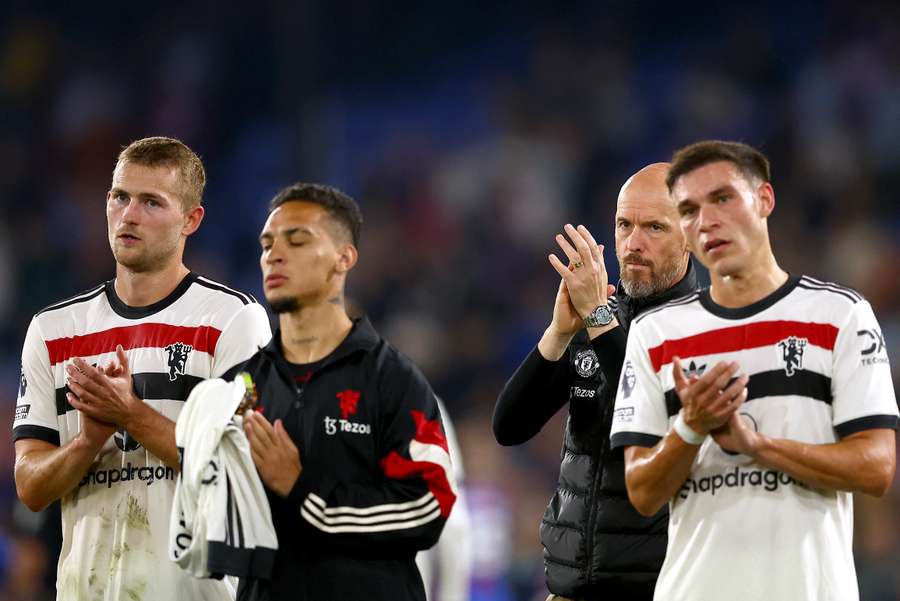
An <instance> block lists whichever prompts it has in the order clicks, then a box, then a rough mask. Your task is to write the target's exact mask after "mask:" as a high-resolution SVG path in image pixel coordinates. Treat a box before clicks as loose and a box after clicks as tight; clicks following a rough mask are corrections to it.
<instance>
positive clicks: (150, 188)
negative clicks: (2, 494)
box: [13, 137, 271, 601]
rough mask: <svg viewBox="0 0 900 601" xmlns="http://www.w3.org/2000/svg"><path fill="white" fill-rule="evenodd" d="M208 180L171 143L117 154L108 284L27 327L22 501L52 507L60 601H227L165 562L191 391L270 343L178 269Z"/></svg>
mask: <svg viewBox="0 0 900 601" xmlns="http://www.w3.org/2000/svg"><path fill="white" fill-rule="evenodd" d="M205 181H206V177H205V174H204V170H203V165H202V163H201V162H200V159H199V157H197V155H196V154H194V152H193V151H191V149H190V148H188V147H187V146H185V145H184V144H183V143H181V142H179V141H178V140H174V139H171V138H161V137H157V138H146V139H142V140H138V141H136V142H133V143H132V144H131V145H129V146H128V147H127V148H125V149H124V150H123V151H122V153H121V154H120V155H119V158H118V161H117V163H116V167H115V170H114V171H113V178H112V187H111V188H110V190H109V192H108V193H107V199H106V215H107V221H108V233H109V243H110V246H111V248H112V252H113V256H114V257H115V260H116V277H115V279H114V280H111V281H109V282H106V283H104V284H101V285H99V286H96V287H94V288H92V289H91V290H88V291H86V292H83V293H81V294H78V295H76V296H74V297H72V298H70V299H68V300H65V301H62V302H60V303H57V304H55V305H51V306H50V307H48V308H46V309H44V310H43V311H41V312H39V313H38V314H37V315H35V316H34V318H33V319H32V321H31V325H30V327H29V328H28V334H27V336H26V339H25V345H24V349H23V351H22V379H21V385H20V390H19V399H18V402H17V406H16V414H15V422H14V427H13V438H14V440H15V446H16V470H15V478H16V489H17V492H18V494H19V497H20V498H21V499H22V501H23V502H24V503H25V504H26V505H27V506H28V507H29V508H31V509H32V510H35V511H37V510H40V509H42V508H44V507H46V506H47V505H48V504H49V503H51V502H52V501H54V500H56V499H61V500H62V530H63V545H62V551H61V554H60V557H59V567H58V570H57V596H58V598H59V599H60V600H61V601H63V600H64V601H70V600H82V599H84V600H88V599H90V600H94V599H104V600H108V601H119V600H122V601H125V600H133V599H201V600H213V599H217V600H218V599H229V598H232V597H233V593H234V591H229V590H228V588H227V587H226V585H225V583H223V582H221V581H216V580H203V581H201V580H196V579H194V578H192V577H191V576H189V575H188V574H187V573H186V572H183V571H181V570H180V569H179V568H178V567H177V566H176V565H175V564H174V563H172V562H170V561H168V558H167V554H168V551H167V537H168V527H169V511H170V508H171V506H172V499H173V494H174V490H175V476H176V471H177V470H178V469H179V460H178V451H177V449H176V447H175V423H174V420H175V419H176V418H177V417H178V413H179V412H180V411H181V407H182V405H183V404H184V401H185V400H186V399H187V396H188V393H189V392H190V391H191V389H192V388H193V387H194V386H195V385H196V384H197V383H198V382H199V381H201V380H202V379H204V378H209V377H217V376H220V375H221V374H223V373H224V372H225V371H226V370H227V369H228V368H230V367H232V366H233V365H235V364H236V363H239V362H242V361H245V360H246V359H247V358H248V357H249V356H250V355H252V354H253V353H254V352H255V351H256V350H257V348H258V347H259V346H261V345H263V344H265V343H266V342H267V341H268V340H269V338H271V330H270V327H269V323H268V318H267V316H266V313H265V310H263V308H262V307H261V306H260V305H259V304H258V303H256V302H255V301H254V299H253V298H252V297H250V296H249V295H247V294H243V293H240V292H237V291H234V290H231V289H229V288H226V287H225V286H223V285H221V284H218V283H215V282H213V281H210V280H208V279H206V278H203V277H200V276H198V275H197V274H195V273H192V272H190V271H189V270H188V269H187V267H185V266H184V263H183V262H182V256H183V253H184V245H185V242H186V240H187V238H188V236H190V235H191V234H192V233H194V231H196V230H197V228H198V226H199V225H200V222H201V220H202V218H203V213H204V209H203V207H202V206H201V204H200V201H201V198H202V194H203V187H204V184H205Z"/></svg>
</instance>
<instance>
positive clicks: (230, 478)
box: [169, 377, 278, 579]
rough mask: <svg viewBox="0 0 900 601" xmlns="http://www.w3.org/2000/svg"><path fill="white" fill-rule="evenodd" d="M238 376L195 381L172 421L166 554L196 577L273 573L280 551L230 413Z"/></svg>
mask: <svg viewBox="0 0 900 601" xmlns="http://www.w3.org/2000/svg"><path fill="white" fill-rule="evenodd" d="M245 390H246V386H245V384H244V381H243V379H242V378H241V377H238V378H236V379H235V380H234V381H233V382H226V381H225V380H222V379H213V380H205V381H203V382H201V383H200V384H198V385H197V386H196V387H195V388H194V390H193V391H192V392H191V394H190V396H189V397H188V400H187V403H186V405H185V407H184V409H183V410H182V412H181V414H180V415H179V417H178V422H177V423H176V424H175V443H176V445H177V446H178V448H179V451H180V453H181V474H180V475H179V476H178V481H177V483H176V486H175V502H174V504H173V506H172V516H171V521H170V524H169V558H170V559H171V560H172V561H174V562H175V563H177V564H178V565H179V566H181V568H183V569H184V570H186V571H188V572H189V573H191V574H192V575H194V576H196V577H198V578H210V577H212V578H221V577H222V576H223V575H232V576H238V577H240V578H248V577H249V578H263V579H268V578H269V577H270V576H271V571H272V566H273V564H274V561H275V552H276V550H277V549H278V539H277V537H276V536H275V528H274V526H273V525H272V512H271V510H270V509H269V502H268V500H267V499H266V493H265V490H264V489H263V485H262V482H260V479H259V475H258V474H257V472H256V466H255V465H254V464H253V457H252V456H251V454H250V443H249V442H248V441H247V437H246V436H245V435H244V432H243V429H242V422H243V418H241V417H240V416H235V415H234V412H235V410H236V409H237V407H238V405H239V404H240V402H241V399H242V398H243V395H244V392H245Z"/></svg>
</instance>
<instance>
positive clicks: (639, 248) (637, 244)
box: [625, 227, 647, 253]
mask: <svg viewBox="0 0 900 601" xmlns="http://www.w3.org/2000/svg"><path fill="white" fill-rule="evenodd" d="M646 244H647V238H646V236H645V235H644V233H643V231H642V230H641V228H639V227H634V228H632V229H631V233H630V234H628V238H626V239H625V250H627V251H628V252H635V253H640V252H643V250H644V247H645V246H646Z"/></svg>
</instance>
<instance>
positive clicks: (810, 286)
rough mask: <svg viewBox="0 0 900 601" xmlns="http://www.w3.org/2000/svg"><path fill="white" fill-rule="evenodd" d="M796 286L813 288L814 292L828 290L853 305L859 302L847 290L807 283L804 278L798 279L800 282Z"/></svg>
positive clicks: (806, 288)
mask: <svg viewBox="0 0 900 601" xmlns="http://www.w3.org/2000/svg"><path fill="white" fill-rule="evenodd" d="M797 288H803V289H804V290H813V291H815V292H830V293H832V294H837V295H839V296H843V297H844V298H846V299H847V300H849V301H850V302H851V303H853V304H854V305H855V304H856V303H858V302H859V301H858V300H856V299H855V298H854V297H853V296H851V295H850V294H849V293H847V292H844V291H842V290H835V289H834V288H826V287H825V286H817V285H812V284H809V283H807V282H806V280H800V283H799V284H797Z"/></svg>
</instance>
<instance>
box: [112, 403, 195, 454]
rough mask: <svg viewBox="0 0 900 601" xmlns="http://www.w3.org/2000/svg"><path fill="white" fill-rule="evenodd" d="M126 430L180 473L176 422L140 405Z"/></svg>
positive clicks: (144, 405) (146, 406)
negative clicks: (176, 443)
mask: <svg viewBox="0 0 900 601" xmlns="http://www.w3.org/2000/svg"><path fill="white" fill-rule="evenodd" d="M125 429H126V430H128V433H129V434H130V435H131V436H133V437H134V438H135V440H137V441H138V442H139V443H141V445H142V446H143V447H144V448H145V449H147V450H148V451H150V452H151V453H153V454H154V455H155V456H156V457H158V458H159V459H160V460H162V461H163V463H165V464H166V465H167V466H169V467H171V468H172V469H174V470H176V471H178V470H180V469H181V464H180V462H179V461H178V447H177V446H176V445H175V422H173V421H172V420H170V419H169V418H168V417H166V416H165V415H163V414H161V413H160V412H158V411H156V410H155V409H154V408H153V407H151V406H150V405H147V404H146V403H140V404H139V407H138V408H137V410H136V411H135V412H134V414H133V415H132V416H131V419H130V420H129V421H128V423H127V424H125Z"/></svg>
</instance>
